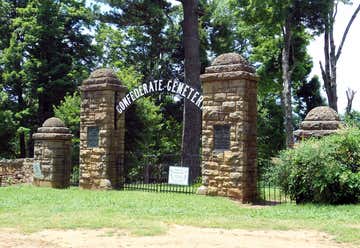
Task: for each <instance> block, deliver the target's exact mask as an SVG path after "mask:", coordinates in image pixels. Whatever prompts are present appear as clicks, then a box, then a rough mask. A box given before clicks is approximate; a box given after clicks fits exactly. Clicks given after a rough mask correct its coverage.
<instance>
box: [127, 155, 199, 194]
mask: <svg viewBox="0 0 360 248" xmlns="http://www.w3.org/2000/svg"><path fill="white" fill-rule="evenodd" d="M124 165H125V168H124V175H125V183H124V189H125V190H143V191H153V192H178V193H188V194H191V193H196V190H197V188H198V187H199V186H200V185H201V167H200V165H201V158H200V156H199V155H187V156H185V157H184V158H183V160H182V159H181V156H180V154H159V155H155V154H126V156H125V163H124Z"/></svg>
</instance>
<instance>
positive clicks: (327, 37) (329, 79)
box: [320, 0, 360, 111]
mask: <svg viewBox="0 0 360 248" xmlns="http://www.w3.org/2000/svg"><path fill="white" fill-rule="evenodd" d="M329 2H330V9H329V11H328V13H327V15H326V17H325V28H324V29H325V31H324V54H325V63H324V65H323V64H322V62H321V61H320V69H321V75H322V78H323V81H324V86H325V90H326V95H327V98H328V103H329V106H330V107H331V108H333V109H334V110H336V111H338V107H337V99H338V97H337V81H336V64H337V62H338V60H339V58H340V55H341V52H342V48H343V46H344V43H345V40H346V37H347V34H348V33H349V30H350V27H351V25H352V23H353V22H354V20H355V18H356V16H357V14H358V13H359V11H360V4H359V5H358V6H357V8H356V9H355V11H354V13H353V15H352V16H351V18H350V20H349V22H348V23H347V25H346V28H345V31H344V33H343V35H342V38H341V42H340V45H339V47H338V48H336V46H335V40H334V23H335V19H336V15H337V8H338V4H339V2H348V1H339V0H332V1H329Z"/></svg>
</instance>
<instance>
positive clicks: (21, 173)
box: [0, 158, 34, 186]
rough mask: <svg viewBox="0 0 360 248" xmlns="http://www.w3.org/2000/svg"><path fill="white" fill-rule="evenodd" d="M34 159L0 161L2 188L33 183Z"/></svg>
mask: <svg viewBox="0 0 360 248" xmlns="http://www.w3.org/2000/svg"><path fill="white" fill-rule="evenodd" d="M33 163H34V159H33V158H23V159H2V160H0V186H9V185H14V184H22V183H32V181H33V167H32V166H33Z"/></svg>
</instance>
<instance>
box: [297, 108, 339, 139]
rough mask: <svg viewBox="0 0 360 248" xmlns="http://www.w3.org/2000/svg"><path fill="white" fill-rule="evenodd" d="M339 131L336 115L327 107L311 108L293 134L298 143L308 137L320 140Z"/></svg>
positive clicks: (337, 116)
mask: <svg viewBox="0 0 360 248" xmlns="http://www.w3.org/2000/svg"><path fill="white" fill-rule="evenodd" d="M339 129H340V117H339V115H338V113H337V112H336V111H335V110H334V109H332V108H330V107H328V106H320V107H316V108H313V109H312V110H310V111H309V113H308V114H307V115H306V117H305V119H304V121H303V122H301V124H300V129H299V130H296V131H295V132H294V136H295V138H296V139H297V140H298V141H300V140H303V139H306V138H309V137H317V138H321V137H323V136H326V135H330V134H333V133H336V132H337V131H338V130H339Z"/></svg>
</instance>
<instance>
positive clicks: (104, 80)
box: [82, 68, 121, 86]
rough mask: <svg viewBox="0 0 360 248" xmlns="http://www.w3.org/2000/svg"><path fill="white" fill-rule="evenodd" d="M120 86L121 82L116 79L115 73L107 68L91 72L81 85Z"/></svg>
mask: <svg viewBox="0 0 360 248" xmlns="http://www.w3.org/2000/svg"><path fill="white" fill-rule="evenodd" d="M106 84H107V85H121V81H120V80H119V79H118V78H117V76H116V73H115V72H114V71H113V70H112V69H109V68H100V69H97V70H95V71H93V72H92V73H91V74H90V76H89V78H88V79H86V80H84V81H83V83H82V85H84V86H87V85H89V86H91V85H99V86H105V85H106Z"/></svg>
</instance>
